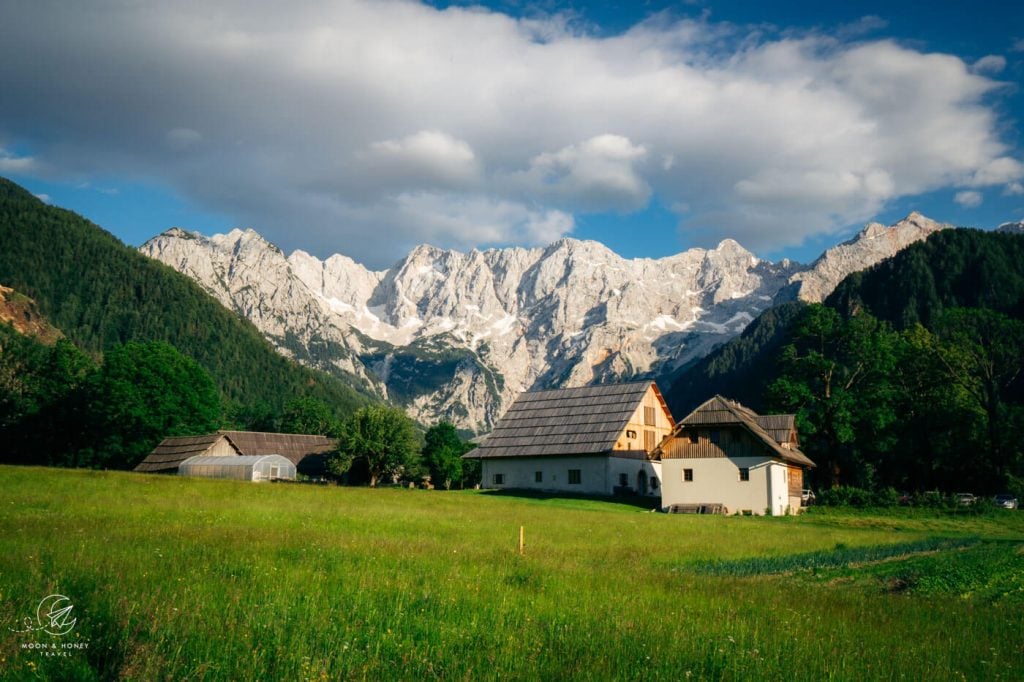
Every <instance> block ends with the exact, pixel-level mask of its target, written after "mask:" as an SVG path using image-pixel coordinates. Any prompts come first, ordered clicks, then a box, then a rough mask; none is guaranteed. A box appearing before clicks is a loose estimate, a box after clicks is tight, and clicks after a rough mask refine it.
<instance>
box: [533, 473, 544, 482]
mask: <svg viewBox="0 0 1024 682" xmlns="http://www.w3.org/2000/svg"><path fill="white" fill-rule="evenodd" d="M533 482H534V483H543V482H544V472H543V471H534V472H533Z"/></svg>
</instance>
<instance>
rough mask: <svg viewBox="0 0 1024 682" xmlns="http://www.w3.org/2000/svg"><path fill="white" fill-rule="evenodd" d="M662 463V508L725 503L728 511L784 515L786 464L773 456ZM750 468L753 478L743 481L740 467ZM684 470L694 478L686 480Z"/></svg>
mask: <svg viewBox="0 0 1024 682" xmlns="http://www.w3.org/2000/svg"><path fill="white" fill-rule="evenodd" d="M661 466H662V475H663V482H662V493H661V504H662V507H667V506H669V505H672V504H701V503H710V504H722V505H724V506H725V507H726V510H727V513H729V514H737V513H740V512H744V511H750V512H752V513H754V514H764V513H765V511H766V510H767V511H768V513H770V514H773V515H777V516H778V515H782V514H785V513H786V512H787V510H788V511H791V512H794V513H795V511H796V510H795V509H790V508H789V507H788V505H789V503H790V499H789V492H788V485H789V483H788V472H787V467H786V465H785V464H783V463H782V462H778V461H775V460H773V459H771V458H770V457H733V458H730V457H710V458H693V459H681V458H678V459H665V460H663V461H662V463H661ZM741 468H747V469H749V470H750V480H749V481H741V480H740V469H741ZM685 469H691V470H693V480H692V481H684V480H683V472H684V470H685Z"/></svg>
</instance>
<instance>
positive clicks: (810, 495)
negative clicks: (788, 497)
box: [800, 488, 818, 507]
mask: <svg viewBox="0 0 1024 682" xmlns="http://www.w3.org/2000/svg"><path fill="white" fill-rule="evenodd" d="M816 499H818V498H816V497H815V496H814V491H813V490H807V489H806V488H805V489H804V490H803V491H802V492H801V493H800V504H801V505H803V506H804V507H809V506H811V505H812V504H814V501H815V500H816Z"/></svg>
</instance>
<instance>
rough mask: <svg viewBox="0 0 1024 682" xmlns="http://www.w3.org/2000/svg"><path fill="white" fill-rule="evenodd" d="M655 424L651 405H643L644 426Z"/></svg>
mask: <svg viewBox="0 0 1024 682" xmlns="http://www.w3.org/2000/svg"><path fill="white" fill-rule="evenodd" d="M655 424H656V422H655V421H654V408H653V407H645V408H644V426H654V425H655Z"/></svg>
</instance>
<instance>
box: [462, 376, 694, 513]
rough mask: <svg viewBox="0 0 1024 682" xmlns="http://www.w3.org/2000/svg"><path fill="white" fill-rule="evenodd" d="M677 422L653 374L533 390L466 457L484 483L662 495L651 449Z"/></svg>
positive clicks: (487, 485)
mask: <svg viewBox="0 0 1024 682" xmlns="http://www.w3.org/2000/svg"><path fill="white" fill-rule="evenodd" d="M674 427H675V421H674V420H673V419H672V414H671V413H670V412H669V410H668V407H666V405H665V400H664V399H663V398H662V396H661V391H659V390H658V387H657V385H656V384H655V383H654V382H651V381H642V382H633V383H625V384H606V385H600V386H581V387H578V388H563V389H555V390H547V391H528V392H526V393H523V394H521V395H520V396H519V398H518V399H517V400H516V402H515V403H514V404H513V405H512V406H511V407H510V408H509V410H508V412H506V413H505V416H503V417H502V418H501V420H500V421H499V422H498V423H497V424H496V425H495V427H494V430H493V431H492V432H491V433H490V435H489V436H488V437H487V438H486V439H485V440H484V441H483V442H482V443H481V444H480V445H479V446H478V447H477V448H476V449H475V450H473V451H471V452H469V453H467V454H466V455H464V457H465V458H466V459H479V460H480V461H481V473H482V481H483V487H484V488H494V489H520V490H538V491H548V492H569V493H580V494H591V495H614V494H617V493H619V494H639V495H647V496H658V495H660V494H661V490H660V488H661V463H660V462H658V461H657V459H655V458H652V457H651V452H652V451H653V450H654V449H655V448H656V447H657V446H658V444H659V443H660V442H661V441H662V440H663V439H664V438H665V437H666V436H667V435H668V434H669V433H671V432H672V429H673V428H674Z"/></svg>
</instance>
